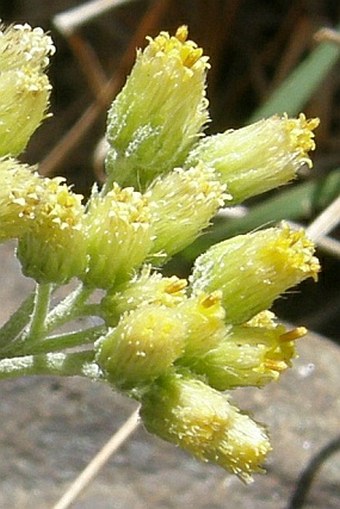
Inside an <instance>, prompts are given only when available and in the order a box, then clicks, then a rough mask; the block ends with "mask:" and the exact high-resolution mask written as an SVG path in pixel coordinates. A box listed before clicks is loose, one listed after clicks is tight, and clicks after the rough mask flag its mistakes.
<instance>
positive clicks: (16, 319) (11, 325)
mask: <svg viewBox="0 0 340 509" xmlns="http://www.w3.org/2000/svg"><path fill="white" fill-rule="evenodd" d="M34 297H35V296H34V293H32V294H31V295H29V296H28V297H27V298H26V299H25V300H24V302H23V303H22V304H21V305H20V307H19V308H18V309H17V310H16V311H15V312H14V313H13V315H12V316H11V317H10V318H9V319H8V320H7V322H6V323H5V324H4V325H3V326H2V327H1V329H0V350H2V349H3V348H5V349H6V347H8V345H9V343H10V342H11V341H13V340H14V339H15V338H16V337H17V336H18V334H20V332H21V331H22V330H23V328H24V327H25V326H26V325H27V324H28V322H29V320H30V317H31V314H32V311H33V307H34Z"/></svg>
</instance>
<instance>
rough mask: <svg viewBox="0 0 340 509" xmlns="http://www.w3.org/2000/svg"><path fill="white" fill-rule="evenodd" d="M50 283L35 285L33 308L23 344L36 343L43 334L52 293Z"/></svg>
mask: <svg viewBox="0 0 340 509" xmlns="http://www.w3.org/2000/svg"><path fill="white" fill-rule="evenodd" d="M52 289H53V287H52V285H51V284H50V283H45V284H37V286H36V289H35V297H34V307H33V313H32V317H31V321H30V324H29V327H28V332H27V334H26V335H25V342H36V341H39V339H40V338H41V337H42V336H43V335H44V333H45V322H46V316H47V313H48V309H49V306H50V298H51V292H52Z"/></svg>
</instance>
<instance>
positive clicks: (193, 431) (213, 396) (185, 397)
mask: <svg viewBox="0 0 340 509" xmlns="http://www.w3.org/2000/svg"><path fill="white" fill-rule="evenodd" d="M141 417H142V420H143V423H144V425H145V427H146V429H147V430H148V431H149V432H150V433H154V434H155V435H158V436H159V437H161V438H163V439H164V440H167V441H168V442H172V443H174V444H176V445H179V446H180V447H182V448H183V449H185V450H186V451H188V452H190V453H191V454H193V455H194V456H196V457H197V458H198V459H200V460H203V461H211V462H213V463H216V464H217V465H220V466H221V467H222V468H225V469H226V470H229V471H230V472H232V473H234V474H236V475H238V476H239V477H240V478H241V479H242V480H244V481H245V482H250V481H251V480H252V473H254V472H262V468H261V464H262V463H263V461H264V459H265V457H266V455H267V453H268V452H269V451H270V450H271V447H270V443H269V440H268V437H267V436H266V433H265V431H264V430H263V428H262V427H261V426H259V425H258V424H256V423H255V422H254V421H253V420H252V419H250V417H248V416H247V415H244V414H242V413H240V411H239V410H238V409H237V408H236V407H234V406H232V405H231V404H230V403H229V401H228V399H227V398H226V396H225V395H224V394H221V393H219V392H217V391H215V390H214V389H212V388H211V387H209V386H208V385H205V384H204V383H203V382H201V381H199V380H196V379H194V378H190V377H188V376H185V375H184V376H183V375H180V374H169V375H167V376H165V377H162V378H161V379H160V380H159V381H158V382H157V383H155V384H154V385H153V386H152V387H151V389H150V391H149V392H147V393H146V394H145V396H144V398H143V399H142V408H141Z"/></svg>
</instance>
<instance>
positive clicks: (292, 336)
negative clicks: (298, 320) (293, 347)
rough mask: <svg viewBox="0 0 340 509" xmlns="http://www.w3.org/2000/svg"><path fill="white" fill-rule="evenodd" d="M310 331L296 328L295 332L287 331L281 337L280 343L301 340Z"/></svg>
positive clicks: (304, 328)
mask: <svg viewBox="0 0 340 509" xmlns="http://www.w3.org/2000/svg"><path fill="white" fill-rule="evenodd" d="M307 332H308V330H307V329H306V327H296V328H295V329H293V330H290V331H287V332H285V333H283V334H281V336H280V341H282V342H284V341H295V340H296V339H300V338H302V337H303V336H305V335H306V334H307Z"/></svg>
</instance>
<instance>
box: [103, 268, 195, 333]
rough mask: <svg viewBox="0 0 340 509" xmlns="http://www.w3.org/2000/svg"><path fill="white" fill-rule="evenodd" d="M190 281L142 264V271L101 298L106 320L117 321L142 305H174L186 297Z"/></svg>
mask: <svg viewBox="0 0 340 509" xmlns="http://www.w3.org/2000/svg"><path fill="white" fill-rule="evenodd" d="M186 286H187V281H186V280H185V279H179V278H178V277H176V276H171V277H163V276H162V275H161V274H160V273H158V272H151V267H150V266H145V267H143V269H142V271H141V273H140V274H138V275H135V277H133V278H132V279H131V280H130V281H128V282H126V283H123V284H122V285H120V286H119V288H115V289H114V290H113V291H112V292H110V291H109V292H108V293H107V295H106V296H105V297H104V299H103V300H102V302H101V305H102V308H103V310H104V313H105V320H106V322H107V323H108V324H109V325H115V324H116V323H117V319H118V317H119V316H120V315H122V314H123V313H125V312H127V311H132V310H133V309H136V308H137V307H139V306H143V305H149V304H157V305H162V306H166V307H170V308H174V307H175V306H177V305H178V304H179V303H180V302H182V301H184V300H186V293H185V289H186Z"/></svg>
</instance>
